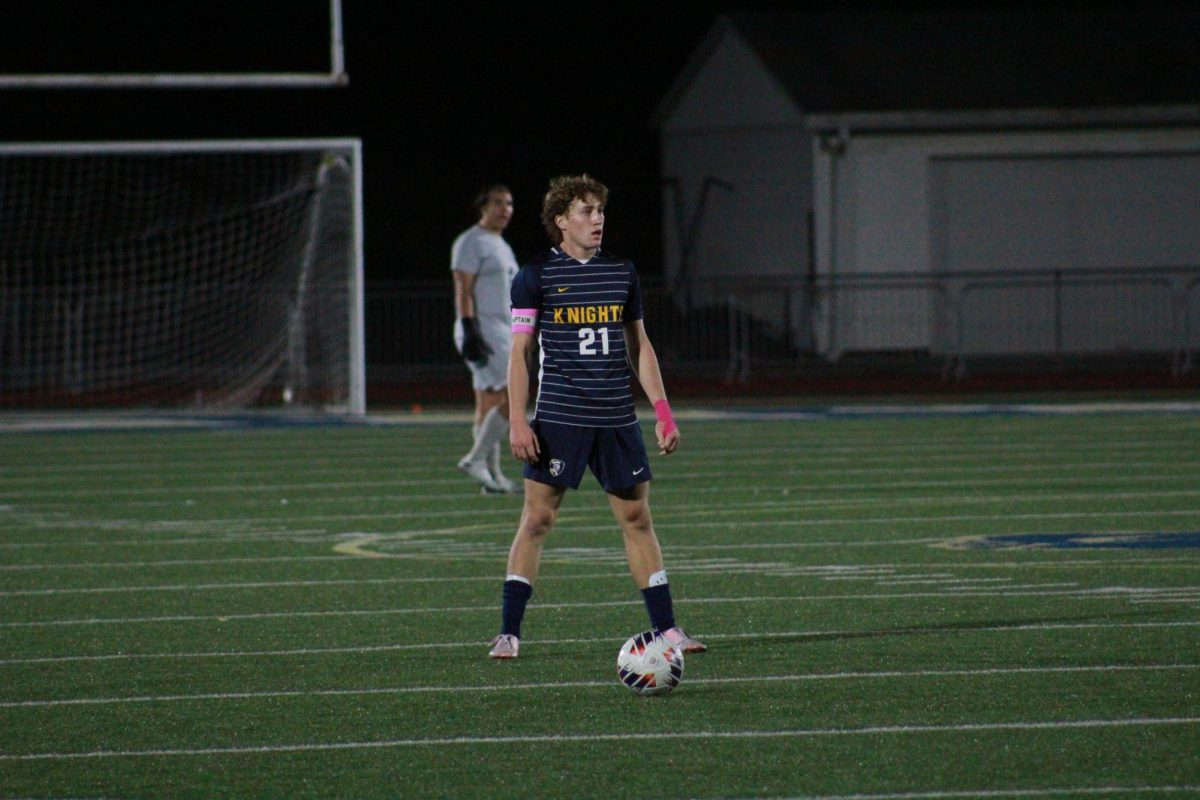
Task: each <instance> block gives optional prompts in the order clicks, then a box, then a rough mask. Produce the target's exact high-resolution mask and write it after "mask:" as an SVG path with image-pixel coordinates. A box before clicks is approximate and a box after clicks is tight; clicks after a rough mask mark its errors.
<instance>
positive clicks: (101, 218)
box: [0, 138, 366, 415]
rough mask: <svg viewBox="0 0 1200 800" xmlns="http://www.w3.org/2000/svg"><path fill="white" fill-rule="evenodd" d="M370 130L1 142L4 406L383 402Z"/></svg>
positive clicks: (346, 409) (339, 406)
mask: <svg viewBox="0 0 1200 800" xmlns="http://www.w3.org/2000/svg"><path fill="white" fill-rule="evenodd" d="M363 329H364V319H363V200H362V144H361V140H359V139H352V138H338V139H268V140H207V141H142V142H95V143H93V142H74V143H30V144H5V145H0V408H5V407H8V408H36V409H57V408H67V409H94V408H128V407H147V406H149V407H157V408H176V409H180V408H188V409H192V410H204V409H211V410H225V409H244V408H272V407H275V408H297V409H300V408H303V409H309V410H319V411H323V412H328V413H339V414H351V415H362V414H365V412H366V388H365V387H366V375H365V346H364V331H363Z"/></svg>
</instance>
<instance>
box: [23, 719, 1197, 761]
mask: <svg viewBox="0 0 1200 800" xmlns="http://www.w3.org/2000/svg"><path fill="white" fill-rule="evenodd" d="M1196 724H1200V717H1132V718H1127V719H1076V720H1024V721H1012V722H961V723H952V724H947V725H875V726H867V727H861V728H800V729H792V730H766V731H762V730H742V731H672V732H664V731H659V730H656V731H639V732H637V738H638V739H639V740H641V741H645V740H651V739H655V740H673V739H685V740H719V739H799V738H818V737H830V736H886V735H910V734H911V735H919V734H937V733H983V732H990V731H1062V730H1087V729H1106V728H1150V727H1163V726H1184V725H1196ZM631 735H632V734H631V733H629V732H622V733H581V734H548V735H542V736H538V735H530V736H452V737H446V738H431V739H389V740H380V741H361V742H304V743H299V744H264V745H246V746H239V747H221V746H216V747H200V748H164V749H154V750H85V751H82V752H61V753H0V761H63V760H73V759H100V758H139V757H152V758H153V757H168V756H214V755H249V754H270V753H305V752H320V751H329V750H377V749H385V748H386V749H392V748H401V747H453V746H462V745H505V744H574V743H583V742H587V743H601V742H619V743H623V744H628V742H629V737H630V736H631Z"/></svg>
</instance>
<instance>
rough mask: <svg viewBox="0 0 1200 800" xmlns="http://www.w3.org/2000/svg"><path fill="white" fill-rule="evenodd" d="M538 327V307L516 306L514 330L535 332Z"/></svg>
mask: <svg viewBox="0 0 1200 800" xmlns="http://www.w3.org/2000/svg"><path fill="white" fill-rule="evenodd" d="M536 329H537V309H536V308H514V309H513V310H512V332H513V333H533V332H534V331H535V330H536Z"/></svg>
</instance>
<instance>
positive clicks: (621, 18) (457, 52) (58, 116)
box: [0, 0, 780, 281]
mask: <svg viewBox="0 0 1200 800" xmlns="http://www.w3.org/2000/svg"><path fill="white" fill-rule="evenodd" d="M177 1H178V0H172V2H177ZM189 1H190V0H189ZM213 2H216V4H217V5H223V6H224V8H223V12H224V13H238V12H237V9H238V8H239V4H238V3H234V2H228V1H227V0H207V3H206V4H205V5H206V6H211V5H212V3H213ZM304 2H307V3H311V4H312V8H311V10H310V11H308V12H306V13H308V14H309V15H310V17H309V19H308V20H304V19H300V20H299V21H295V22H294V23H293V24H294V25H296V26H297V32H296V33H297V41H299V42H302V43H304V45H305V47H306V49H307V52H313V51H315V52H316V55H317V57H316V59H315V61H316V62H317V63H315V64H314V65H309V64H308V63H307V62H310V61H313V60H314V59H313V58H311V57H310V56H308V55H302V56H296V59H297V62H289V64H288V65H289V66H291V65H292V64H293V63H301V64H302V66H306V67H308V68H309V69H326V68H327V65H328V60H327V58H326V54H327V47H326V46H325V41H323V40H322V39H321V38H320V37H321V36H323V35H324V31H323V30H319V31H318V34H317V36H316V37H315V38H313V37H309V38H308V39H304V38H302V35H303V34H304V33H305V31H304V30H300V29H301V28H303V26H304V25H306V24H308V23H309V22H312V21H314V20H315V22H316V24H317V25H324V20H325V18H326V9H327V3H326V2H325V0H302V1H301V0H286V2H281V0H248V2H247V3H246V4H245V5H246V6H253V7H254V8H255V11H254V12H253V13H254V14H255V15H257V16H259V17H263V16H264V15H266V17H267V18H269V14H266V12H264V11H263V9H264V8H273V9H274V10H276V11H277V10H279V9H292V10H293V11H294V9H296V8H297V6H298V5H303V4H304ZM132 5H133V6H136V5H137V2H134V3H133V4H132ZM142 5H143V8H145V9H150V8H151V7H152V6H157V8H159V9H163V8H169V4H161V3H160V4H150V3H143V4H142ZM727 5H729V4H727V3H720V2H679V3H664V4H657V3H640V4H632V3H628V4H615V5H604V4H596V3H561V2H560V3H556V4H554V6H553V10H551V8H552V7H551V6H548V5H545V4H541V3H504V4H492V5H491V6H489V7H487V8H483V9H478V10H474V11H470V12H468V11H467V10H465V7H464V6H463V5H461V4H449V3H444V2H428V1H427V0H418V2H403V3H383V2H367V0H344V2H343V19H344V36H345V59H346V69H347V72H348V73H349V76H350V82H349V85H348V86H347V87H344V88H320V89H282V88H281V89H266V90H260V89H174V90H167V89H100V90H92V91H84V90H75V89H42V90H7V91H0V109H2V113H3V117H4V119H5V134H4V136H5V138H6V139H7V140H8V141H36V140H49V141H77V140H105V139H115V140H130V139H149V138H207V137H233V138H244V137H294V136H354V137H361V138H362V139H363V143H364V144H363V146H364V156H363V159H364V170H365V220H366V228H367V230H366V259H367V264H366V269H367V275H368V279H369V281H378V280H387V279H431V278H432V279H437V280H440V279H443V278H444V277H445V276H446V273H447V271H448V269H449V248H450V243H451V241H452V239H453V237H454V236H455V235H456V234H457V233H458V232H459V231H460V230H461V229H463V228H465V227H467V226H468V225H470V224H471V223H472V222H473V221H474V217H473V215H472V214H471V212H470V210H469V202H470V199H471V197H472V195H473V194H474V193H475V191H476V190H477V188H478V187H479V186H480V185H482V184H484V183H490V182H503V183H507V184H508V185H509V186H510V187H511V188H512V189H513V192H514V195H515V199H516V214H515V217H514V221H513V223H512V224H511V226H510V228H509V232H508V236H509V239H510V241H511V242H512V244H513V247H514V250H516V252H517V256H518V258H519V259H524V258H527V257H529V256H532V255H533V254H534V253H535V252H537V251H538V250H540V249H542V248H543V247H544V246H545V245H546V243H547V242H546V240H545V235H544V234H543V233H542V230H541V226H540V224H539V223H538V221H537V215H538V211H539V209H540V196H541V194H542V193H543V192H544V191H545V187H546V183H547V180H548V179H549V178H550V177H552V176H553V175H556V174H560V173H565V172H581V171H587V172H590V173H592V174H593V175H595V176H596V177H598V178H600V179H601V180H603V181H604V182H606V183H607V184H608V185H609V187H610V189H611V190H612V192H613V194H612V197H611V199H610V209H611V214H610V219H609V232H608V236H607V237H606V244H607V245H608V246H610V247H611V248H613V249H614V250H618V251H619V252H622V253H624V254H627V255H629V256H630V257H632V258H634V259H635V260H636V261H638V262H639V264H640V265H643V269H644V270H645V271H646V272H648V273H654V272H658V271H659V270H660V266H659V263H658V262H659V259H660V252H661V246H660V241H661V231H660V227H661V225H660V215H661V211H660V205H659V203H660V190H659V188H658V163H659V150H658V139H657V136H656V134H655V132H654V130H653V128H652V126H651V117H652V115H653V112H654V109H655V108H656V107H657V105H658V103H659V101H660V100H661V98H662V97H663V95H664V94H665V93H666V92H667V90H668V88H669V87H670V85H671V83H672V81H673V80H674V79H675V77H676V75H677V74H678V73H679V72H680V70H681V69H682V67H683V65H684V63H685V62H686V60H687V58H688V55H689V54H690V53H691V52H692V50H693V49H694V48H695V46H696V45H697V44H698V43H699V41H700V40H701V39H702V38H703V36H704V34H705V32H706V31H707V30H708V27H709V26H710V25H711V23H712V22H713V20H714V19H715V17H716V15H717V13H718V12H719V11H720V9H721V8H723V7H725V6H727ZM749 5H750V6H752V7H779V6H780V4H779V3H750V4H749ZM4 6H12V7H13V9H15V8H16V7H17V6H23V7H25V8H28V4H26V3H16V2H15V0H3V2H0V8H3V7H4ZM130 7H131V3H130V0H125V2H104V0H95V1H94V2H93V0H89V2H87V3H78V0H44V2H43V4H42V5H41V6H39V8H40V9H41V10H40V11H39V12H38V14H39V15H40V16H37V17H30V16H29V15H25V16H24V17H22V19H23V20H24V22H23V27H22V26H17V27H16V28H12V27H10V28H9V29H8V31H7V33H4V34H2V35H0V46H2V49H3V51H4V53H5V55H3V56H0V66H2V67H3V71H5V72H35V71H40V70H53V69H61V70H64V71H70V70H82V69H89V68H92V69H100V68H104V67H107V69H108V70H109V71H138V70H140V69H143V68H146V67H147V65H153V66H154V67H157V68H159V69H162V70H163V71H170V70H171V69H173V68H179V67H186V68H194V67H195V66H196V63H195V62H197V61H198V60H200V59H201V58H203V56H202V55H199V54H201V53H203V52H204V47H205V44H204V38H205V34H203V33H202V34H199V35H196V36H194V37H192V36H191V35H190V32H186V31H179V30H172V29H169V22H170V20H167V21H166V22H164V20H163V17H162V16H161V14H162V12H161V11H158V12H155V11H153V10H150V11H148V12H146V13H145V14H141V13H133V14H126V15H124V16H115V15H109V14H106V13H103V12H102V11H100V10H98V9H105V8H107V9H113V8H130ZM71 9H83V10H84V12H86V13H84V12H81V13H75V14H72V13H67V12H68V11H69V10H71ZM88 9H91V10H90V11H87V10H88ZM206 13H207V12H206ZM156 14H157V15H159V16H157V18H156V19H155V20H154V21H149V20H148V18H149V17H151V16H154V15H156ZM6 16H9V18H10V19H12V18H16V17H13V16H11V15H6ZM209 16H210V17H213V18H214V19H213V21H212V24H214V25H218V24H219V23H218V22H217V20H216V19H215V18H217V17H219V14H216V13H213V14H210V15H209ZM64 19H71V20H72V22H71V24H70V25H69V26H68V27H67V28H66V29H65V30H64V29H63V28H60V27H59V26H60V24H62V23H61V20H64ZM308 30H311V26H310V28H309V29H308ZM221 35H222V36H223V37H224V38H223V39H213V38H212V37H211V33H210V34H208V36H209V38H208V42H210V43H213V42H216V43H217V45H218V46H221V47H224V48H226V49H227V50H229V51H234V50H237V49H240V48H241V47H242V46H243V45H244V44H247V43H246V42H243V41H240V40H239V38H238V37H241V38H242V39H245V38H246V37H245V35H244V34H242V33H239V32H237V31H233V32H223V33H222V34H221ZM280 35H282V32H281V34H280ZM155 43H157V44H155ZM249 46H250V50H258V51H261V53H260V60H261V59H283V58H289V57H290V56H288V55H287V54H286V48H283V52H282V54H281V52H279V51H281V48H279V47H278V46H275V45H262V46H256V45H255V44H254V42H250V43H249ZM272 47H273V48H274V51H275V52H273V51H272V50H271V48H272ZM323 47H324V48H325V49H324V50H322V48H323ZM263 53H265V55H263ZM245 57H246V56H245V55H244V54H243V55H234V54H232V53H231V52H226V53H224V54H220V55H211V56H210V58H211V60H212V63H218V62H219V68H224V69H226V70H228V69H230V67H229V66H228V65H230V64H233V65H234V66H235V67H240V65H241V64H242V63H243V60H242V59H244V58H245ZM305 59H307V61H305ZM114 62H115V63H114ZM160 64H161V65H163V66H158V65H160Z"/></svg>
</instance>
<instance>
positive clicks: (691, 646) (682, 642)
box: [662, 626, 708, 653]
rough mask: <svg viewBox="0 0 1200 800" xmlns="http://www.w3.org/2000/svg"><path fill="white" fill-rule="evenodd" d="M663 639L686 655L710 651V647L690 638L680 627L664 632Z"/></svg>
mask: <svg viewBox="0 0 1200 800" xmlns="http://www.w3.org/2000/svg"><path fill="white" fill-rule="evenodd" d="M662 637H663V638H664V639H666V640H667V641H668V642H670V643H671V644H672V645H673V646H675V647H678V648H679V649H680V650H682V651H683V652H685V653H703V652H704V651H705V650H707V649H708V645H706V644H704V643H703V642H701V641H699V640H697V639H693V638H692V637H690V636H688V635H687V634H686V633H684V631H683V628H680V627H679V626H676V627H674V628H667V629H666V630H665V631H663V632H662Z"/></svg>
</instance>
